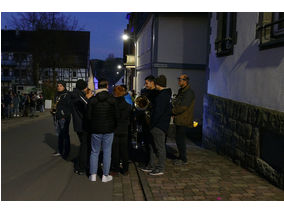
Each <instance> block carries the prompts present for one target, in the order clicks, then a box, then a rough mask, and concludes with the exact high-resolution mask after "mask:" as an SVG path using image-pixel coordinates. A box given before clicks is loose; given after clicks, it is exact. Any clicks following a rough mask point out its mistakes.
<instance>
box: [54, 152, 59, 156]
mask: <svg viewBox="0 0 284 213" xmlns="http://www.w3.org/2000/svg"><path fill="white" fill-rule="evenodd" d="M60 155H61V154H60V153H59V152H55V153H53V156H60Z"/></svg>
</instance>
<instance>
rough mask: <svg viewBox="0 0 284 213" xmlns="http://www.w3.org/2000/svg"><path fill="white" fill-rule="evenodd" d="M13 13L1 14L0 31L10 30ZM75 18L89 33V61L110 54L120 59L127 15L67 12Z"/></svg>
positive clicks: (103, 57) (104, 57)
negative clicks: (10, 18) (10, 19)
mask: <svg viewBox="0 0 284 213" xmlns="http://www.w3.org/2000/svg"><path fill="white" fill-rule="evenodd" d="M11 14H13V13H7V12H2V13H1V29H4V28H5V25H7V28H8V29H11V26H10V23H9V17H10V16H11ZM65 14H68V15H69V14H70V15H72V16H74V17H76V18H77V20H78V25H79V26H80V27H81V28H83V30H84V31H90V59H103V60H104V59H106V58H107V56H108V55H109V54H110V53H113V54H114V56H115V57H122V53H123V42H122V39H121V35H122V34H123V30H124V29H125V28H126V25H127V23H128V20H127V19H126V14H127V13H119V12H116V13H115V12H112V13H106V12H74V13H71V12H68V13H65Z"/></svg>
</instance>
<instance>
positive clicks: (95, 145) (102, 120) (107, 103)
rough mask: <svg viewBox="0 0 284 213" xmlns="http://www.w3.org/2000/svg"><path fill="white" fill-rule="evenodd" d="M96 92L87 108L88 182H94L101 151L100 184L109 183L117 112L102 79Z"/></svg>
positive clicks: (105, 83) (114, 102)
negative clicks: (101, 175) (88, 138)
mask: <svg viewBox="0 0 284 213" xmlns="http://www.w3.org/2000/svg"><path fill="white" fill-rule="evenodd" d="M98 88H99V89H98V90H96V94H95V96H94V97H92V98H90V100H89V103H88V107H87V119H88V131H89V133H90V134H92V135H91V147H92V148H91V156H90V176H89V180H90V181H96V175H97V170H98V160H99V153H100V149H101V147H102V149H103V177H102V182H109V181H111V180H112V176H111V175H109V170H110V164H111V149H112V142H113V137H114V131H115V129H116V127H117V118H118V110H117V106H116V101H115V98H114V97H113V95H112V94H110V93H109V92H108V82H107V81H106V80H105V79H102V80H100V81H99V83H98Z"/></svg>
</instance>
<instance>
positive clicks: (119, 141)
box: [111, 86, 131, 175]
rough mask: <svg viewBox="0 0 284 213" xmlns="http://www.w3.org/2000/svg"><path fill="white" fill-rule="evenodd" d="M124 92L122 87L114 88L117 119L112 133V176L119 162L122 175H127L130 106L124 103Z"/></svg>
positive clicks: (116, 171) (115, 173)
mask: <svg viewBox="0 0 284 213" xmlns="http://www.w3.org/2000/svg"><path fill="white" fill-rule="evenodd" d="M125 94H126V90H125V89H124V87H123V86H116V87H115V88H114V97H115V99H116V101H117V107H118V110H119V117H118V122H117V128H116V129H115V132H114V140H113V144H112V161H111V162H112V163H111V164H112V168H111V170H112V174H113V175H117V174H118V173H119V172H120V160H121V161H122V174H123V175H127V174H128V125H129V122H130V113H131V105H130V104H128V103H127V102H126V101H125V98H124V95H125Z"/></svg>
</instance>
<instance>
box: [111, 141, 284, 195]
mask: <svg viewBox="0 0 284 213" xmlns="http://www.w3.org/2000/svg"><path fill="white" fill-rule="evenodd" d="M167 145H169V146H170V147H172V148H174V149H176V145H175V142H174V141H173V140H172V141H168V142H167ZM187 155H188V161H189V164H188V165H184V166H174V165H173V164H172V161H171V160H170V159H167V162H166V171H165V174H164V175H162V176H150V175H148V174H147V173H144V172H142V171H139V176H140V179H141V183H142V185H143V191H144V193H145V198H146V200H154V201H159V200H166V201H182V200H185V201H218V200H220V201H238V200H244V201H265V200H267V201H279V200H282V201H283V200H284V191H283V190H281V189H279V188H277V187H275V186H273V185H272V184H270V183H269V182H268V181H267V180H265V179H263V178H261V177H259V176H258V175H256V174H253V173H251V172H249V171H247V170H245V169H243V168H242V167H239V166H238V165H236V164H234V163H233V162H232V161H230V160H229V159H226V158H225V157H224V156H220V155H218V154H217V153H215V152H212V151H210V150H206V149H203V148H201V147H199V146H196V145H195V144H193V143H191V142H190V141H188V152H187ZM130 180H131V183H127V181H129V179H127V178H124V177H123V178H121V179H120V180H118V179H115V182H114V188H117V191H119V190H118V189H119V183H118V182H120V184H121V185H122V189H124V187H126V186H130V185H131V186H132V191H135V189H138V187H137V184H136V181H137V179H136V178H132V176H130ZM126 184H128V185H126ZM134 186H135V187H134ZM121 191H123V196H122V195H121V194H120V196H121V198H122V197H123V200H132V197H131V196H130V195H129V194H131V190H129V191H128V190H120V193H121ZM115 192H116V191H115ZM114 194H115V193H114ZM117 195H118V193H117Z"/></svg>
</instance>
